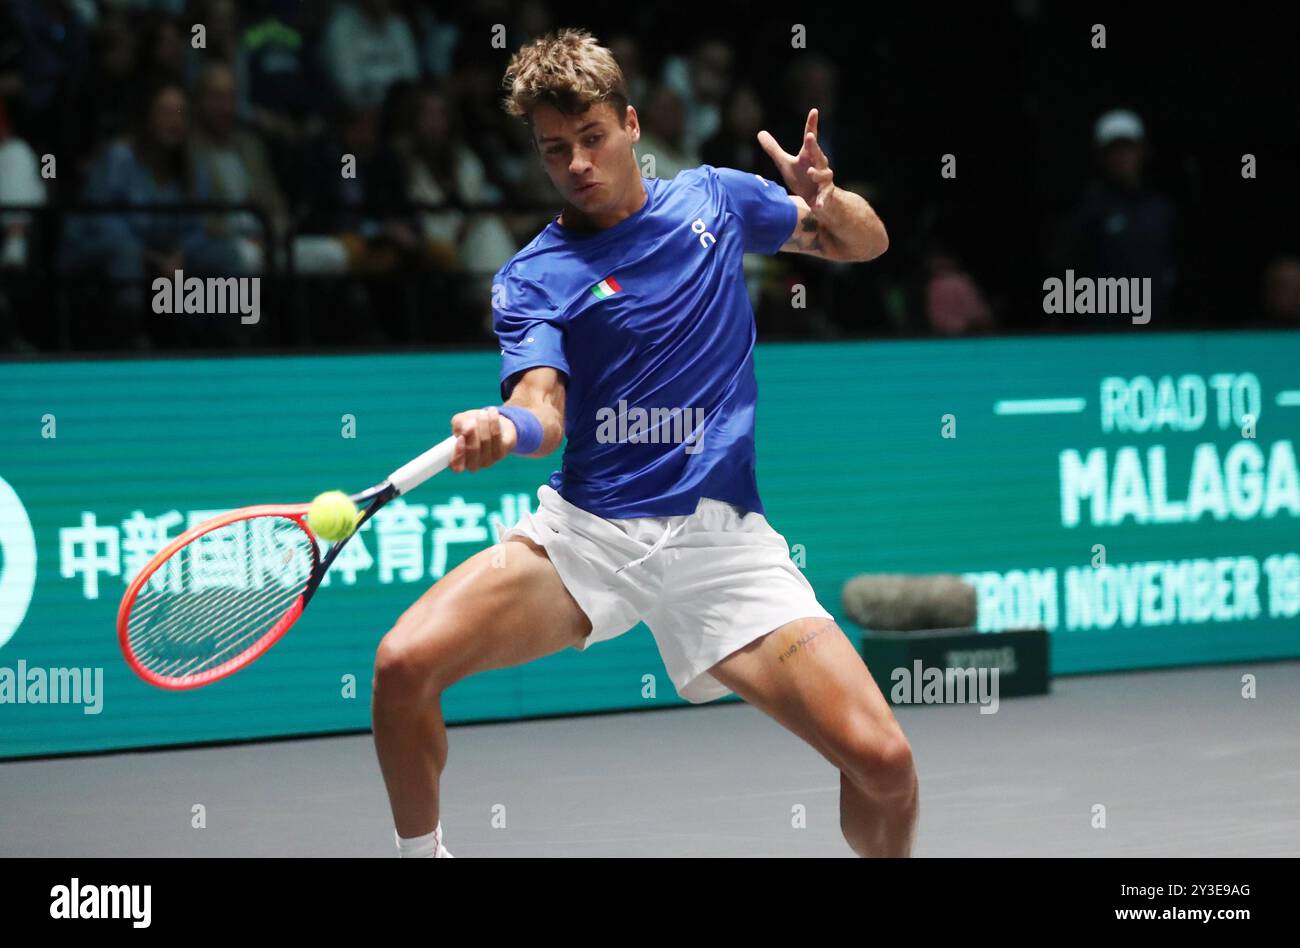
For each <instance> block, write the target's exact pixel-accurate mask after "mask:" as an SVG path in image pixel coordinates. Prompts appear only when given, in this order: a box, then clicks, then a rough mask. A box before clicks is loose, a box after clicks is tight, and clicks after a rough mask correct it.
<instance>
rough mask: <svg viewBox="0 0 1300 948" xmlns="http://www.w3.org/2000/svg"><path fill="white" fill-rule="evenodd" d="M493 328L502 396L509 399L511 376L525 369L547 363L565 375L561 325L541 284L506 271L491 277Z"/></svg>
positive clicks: (566, 372) (567, 364) (562, 329)
mask: <svg viewBox="0 0 1300 948" xmlns="http://www.w3.org/2000/svg"><path fill="white" fill-rule="evenodd" d="M492 329H493V331H494V332H495V333H496V335H497V340H498V341H499V342H500V343H501V397H502V398H503V399H508V398H509V397H510V390H511V389H512V388H514V378H513V377H514V376H516V375H518V374H519V373H520V372H522V371H524V370H525V369H535V368H537V367H538V366H549V367H550V368H553V369H558V370H559V371H561V372H563V373H564V374H565V376H566V377H567V376H568V374H569V361H568V359H567V358H565V355H564V325H563V320H562V318H561V316H560V313H559V311H558V310H557V309H556V307H555V304H554V303H553V302H552V300H551V298H550V296H549V295H548V294H547V292H546V291H545V290H544V289H542V287H541V286H540V285H539V284H538V283H536V282H534V281H533V280H529V279H527V278H525V277H519V276H514V275H512V274H510V273H509V272H508V271H502V272H499V273H498V274H497V276H496V279H495V280H493V281H492Z"/></svg>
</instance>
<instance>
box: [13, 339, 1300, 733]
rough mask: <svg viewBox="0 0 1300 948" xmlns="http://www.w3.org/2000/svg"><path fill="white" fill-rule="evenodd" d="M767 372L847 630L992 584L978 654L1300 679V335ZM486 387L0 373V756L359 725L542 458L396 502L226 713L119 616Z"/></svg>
mask: <svg viewBox="0 0 1300 948" xmlns="http://www.w3.org/2000/svg"><path fill="white" fill-rule="evenodd" d="M756 360H757V368H758V378H759V390H760V400H759V413H758V459H759V466H758V471H759V485H760V488H761V490H762V494H763V498H764V503H765V505H766V508H767V516H768V518H769V520H770V521H771V522H772V524H773V525H774V526H775V527H776V529H777V530H778V531H779V532H780V533H782V534H783V535H784V536H785V538H786V540H787V542H788V543H789V544H790V547H791V553H792V556H793V557H794V559H795V562H796V563H797V564H798V565H799V566H800V568H802V569H803V570H804V572H805V574H806V575H807V576H808V578H809V580H810V581H811V582H812V584H813V586H814V588H815V589H816V591H817V594H818V596H819V598H820V599H821V601H822V602H823V604H824V605H826V607H827V608H828V609H830V610H831V611H832V612H833V613H835V614H836V615H838V616H842V612H841V607H840V588H841V586H842V585H843V583H844V582H845V581H846V580H847V579H849V578H851V577H852V576H854V575H857V574H860V573H874V572H889V573H936V572H947V573H958V574H962V575H964V576H965V577H967V579H968V580H969V581H970V582H971V583H972V584H974V585H975V587H976V589H977V590H978V601H979V607H980V609H979V615H980V618H979V624H980V627H981V628H982V629H984V630H993V629H1002V628H1012V627H1016V628H1019V627H1031V626H1039V625H1042V626H1045V627H1047V628H1048V629H1049V630H1050V634H1051V636H1052V648H1051V656H1052V666H1053V669H1052V670H1053V672H1054V673H1056V674H1068V673H1072V672H1085V671H1100V670H1112V669H1130V668H1143V667H1155V666H1169V665H1179V664H1187V663H1204V662H1222V661H1238V660H1245V659H1268V658H1281V657H1288V656H1291V657H1293V656H1297V655H1300V540H1298V539H1297V536H1298V534H1297V527H1298V526H1300V480H1298V478H1297V463H1296V451H1295V445H1296V443H1297V441H1300V335H1297V334H1287V333H1244V332H1243V333H1223V334H1177V335H1173V334H1155V333H1150V334H1131V335H1130V334H1125V335H1122V336H1121V335H1105V336H1088V337H1051V338H1011V339H980V340H959V341H918V342H883V343H882V342H863V343H842V344H791V345H767V346H760V347H759V349H758V352H757V355H756ZM497 367H498V358H497V356H496V354H495V353H487V352H484V353H442V354H419V355H367V356H340V357H333V356H312V357H270V356H267V357H243V358H211V359H190V360H147V361H145V360H142V361H110V362H55V363H10V364H4V365H0V379H2V380H3V384H2V385H0V390H2V391H0V444H2V445H3V448H2V452H3V453H2V454H0V756H5V757H10V756H27V755H35V754H49V753H65V752H76V751H92V750H103V749H111V748H123V747H138V746H149V745H166V744H176V743H189V742H201V741H211V740H228V739H244V738H254V737H263V736H271V735H284V734H300V733H302V734H305V733H321V732H331V731H342V730H354V729H364V728H366V727H368V725H369V717H370V714H369V699H370V676H371V670H372V664H373V657H374V650H375V646H376V645H377V644H378V642H379V640H380V638H381V637H382V636H383V634H384V632H385V631H387V629H388V628H389V627H390V626H391V625H392V623H393V621H394V620H395V619H396V617H397V616H398V615H399V614H400V613H401V612H402V611H403V610H404V609H405V608H406V607H407V606H408V605H409V604H410V603H411V602H412V601H413V600H414V599H415V598H416V597H417V596H418V595H419V594H420V593H421V592H422V591H423V590H424V589H426V588H427V587H428V586H429V585H430V584H431V583H433V582H434V581H435V580H436V579H437V578H438V577H439V576H441V575H443V574H445V573H446V572H447V571H448V570H450V569H452V568H453V567H454V566H455V565H456V564H457V563H459V562H460V561H461V560H463V559H465V558H466V557H467V556H469V555H470V554H472V553H474V552H476V551H478V550H480V549H483V548H484V547H486V546H488V545H489V544H490V543H491V542H492V539H493V538H494V537H495V532H494V531H495V529H496V527H497V526H498V525H509V524H511V523H513V522H514V520H515V519H517V517H518V516H519V514H520V512H521V511H523V510H525V509H531V508H532V507H533V506H535V504H536V489H537V487H538V485H539V484H540V483H542V482H543V481H544V480H545V479H546V477H547V476H548V475H549V473H550V471H551V470H552V469H553V467H555V466H556V459H548V460H541V461H537V460H525V459H517V458H512V459H509V460H508V461H506V462H504V463H502V464H501V465H499V466H497V467H495V468H493V469H490V470H488V471H484V472H478V473H474V474H460V475H457V474H451V473H447V474H443V475H439V476H438V477H436V478H434V479H433V480H431V481H429V482H428V483H427V484H425V485H424V486H423V487H421V488H420V489H419V490H417V491H415V492H413V493H412V494H411V495H409V496H408V497H405V498H402V499H401V500H400V501H398V502H394V503H393V504H391V505H390V506H389V507H388V508H386V511H385V512H386V513H387V516H385V517H383V518H376V520H374V521H372V522H371V523H370V524H369V525H368V526H367V528H366V530H364V531H363V532H362V533H360V534H359V535H358V536H357V538H355V539H354V540H353V541H352V543H351V544H350V545H349V547H348V548H346V549H345V555H344V556H342V557H340V562H338V563H337V564H336V565H335V567H334V569H333V571H332V572H331V574H330V576H329V584H328V586H326V587H324V588H323V589H322V590H321V591H320V593H319V594H318V597H317V599H316V601H315V602H314V603H313V606H312V608H311V610H309V611H308V613H307V614H306V616H305V617H304V619H303V621H301V622H300V623H298V625H296V626H295V627H294V628H293V629H292V630H291V631H290V633H289V634H288V636H287V637H286V638H285V639H284V640H283V641H282V642H280V643H279V644H278V645H276V646H275V648H273V649H272V650H271V651H270V652H269V653H268V654H267V655H266V657H264V658H263V659H261V660H259V661H258V662H256V663H254V664H253V665H252V666H251V667H249V668H248V669H246V670H244V671H243V672H240V673H239V674H237V675H235V676H233V677H231V678H229V679H226V680H224V681H221V682H218V683H217V684H215V685H212V686H210V687H206V688H201V689H198V690H195V691H192V692H176V693H172V692H163V691H159V690H156V689H154V688H152V687H151V686H149V685H147V684H145V683H144V682H142V681H140V680H139V679H137V678H136V677H135V676H134V675H133V674H132V673H131V672H130V671H129V669H128V668H127V666H126V664H125V662H124V661H123V660H122V657H121V654H120V652H119V650H118V645H117V640H116V632H115V616H116V610H117V606H118V602H119V600H120V599H121V595H122V592H123V590H124V588H125V585H126V583H127V582H128V581H129V580H130V578H131V577H132V575H134V573H135V572H136V571H137V570H138V569H139V568H140V567H141V565H143V563H144V562H145V561H146V560H147V559H148V557H149V556H150V555H151V554H152V553H153V552H154V550H156V549H157V548H158V547H159V546H160V544H161V543H163V542H165V539H166V538H167V537H173V536H175V535H176V534H178V533H179V532H181V531H182V530H184V529H185V528H186V527H187V526H188V525H190V524H192V523H195V522H197V521H199V520H202V519H204V518H206V517H207V516H209V515H211V514H212V513H213V512H217V511H222V510H227V509H231V508H233V507H237V506H243V505H245V504H249V503H272V502H298V501H302V500H304V499H307V498H310V497H311V496H313V495H315V494H316V493H318V492H319V491H321V490H325V489H329V488H343V489H347V490H356V489H359V488H360V487H362V486H365V485H368V484H371V483H373V482H375V481H376V480H379V479H380V478H382V477H383V476H384V474H386V473H387V472H388V471H390V470H391V469H392V468H393V467H395V466H396V465H398V464H401V463H402V462H404V461H405V460H407V459H409V458H410V457H413V456H414V455H416V454H417V453H419V452H420V451H421V450H423V449H424V448H426V447H427V446H429V445H430V444H432V443H434V442H435V441H437V440H439V439H441V438H442V437H444V436H445V434H446V433H447V430H448V420H449V418H450V416H451V415H452V414H453V413H454V412H456V411H459V410H463V409H464V408H466V407H472V406H477V405H485V404H491V403H493V402H494V401H496V400H497V397H498V396H497V390H496V377H497ZM841 624H842V625H843V626H844V627H845V629H846V631H848V632H849V633H850V634H851V635H854V634H856V630H854V628H853V627H852V625H851V623H848V622H842V623H841ZM74 673H75V674H74ZM647 676H652V677H647ZM73 684H77V685H81V686H84V688H83V690H82V691H81V693H80V694H75V693H72V692H70V691H69V689H70V688H71V687H72V685H73ZM56 697H58V698H61V699H64V700H61V701H57V702H56V701H54V700H52V699H54V698H56ZM72 699H75V700H72ZM677 703H680V699H678V697H677V696H676V694H675V693H673V690H672V686H671V684H670V683H669V681H668V678H667V675H666V674H665V673H664V670H663V666H662V664H661V662H660V660H659V657H658V654H657V652H656V650H655V647H654V643H653V640H652V639H651V637H650V635H649V634H648V632H647V631H646V630H645V629H644V628H638V629H635V630H633V631H632V632H630V633H628V634H627V635H625V636H623V637H621V638H619V639H617V640H614V641H612V642H607V643H602V644H600V645H597V646H595V647H593V648H592V649H591V650H589V651H588V652H585V653H579V652H576V651H568V652H565V653H563V654H559V655H556V656H553V657H551V658H548V659H545V660H543V661H540V662H537V663H534V664H532V665H529V666H526V667H523V668H517V669H505V670H501V671H496V672H491V673H488V674H484V675H480V676H477V677H475V678H472V679H470V680H467V681H464V682H461V683H459V684H457V685H456V686H455V687H453V688H452V689H450V691H449V692H448V693H447V694H446V695H445V696H444V705H443V707H444V712H445V715H446V719H447V720H448V722H465V721H476V720H490V719H503V718H512V717H520V716H530V715H547V714H562V713H571V712H582V711H593V710H609V709H637V708H645V707H650V706H660V705H668V704H677Z"/></svg>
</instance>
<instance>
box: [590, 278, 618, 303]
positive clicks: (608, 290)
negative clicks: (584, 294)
mask: <svg viewBox="0 0 1300 948" xmlns="http://www.w3.org/2000/svg"><path fill="white" fill-rule="evenodd" d="M622 289H623V288H622V287H621V286H619V285H618V281H617V280H615V279H614V278H613V277H605V279H603V280H601V281H600V282H599V283H597V284H596V285H595V286H593V287H592V288H591V292H592V294H593V295H595V297H596V299H598V300H607V299H609V298H610V297H611V296H613V295H614V294H615V293H618V292H619V291H621V290H622Z"/></svg>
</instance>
